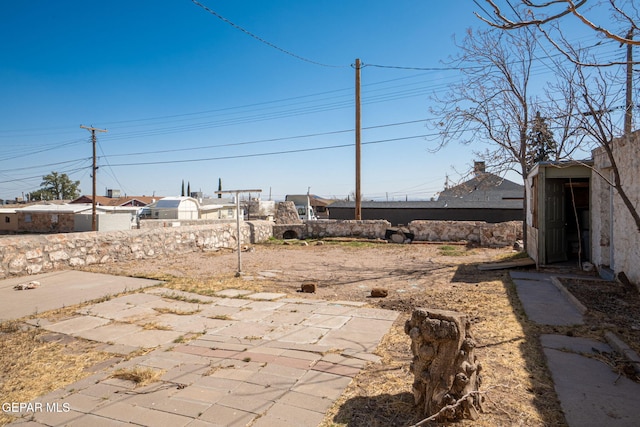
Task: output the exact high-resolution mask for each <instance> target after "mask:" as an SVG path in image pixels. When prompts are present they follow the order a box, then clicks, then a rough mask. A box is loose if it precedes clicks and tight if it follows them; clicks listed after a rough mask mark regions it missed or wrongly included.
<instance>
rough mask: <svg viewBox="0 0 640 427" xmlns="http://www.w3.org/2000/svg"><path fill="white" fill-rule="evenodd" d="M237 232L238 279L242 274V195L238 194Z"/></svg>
mask: <svg viewBox="0 0 640 427" xmlns="http://www.w3.org/2000/svg"><path fill="white" fill-rule="evenodd" d="M236 231H237V235H238V271H237V272H236V277H237V276H240V275H241V274H242V256H241V255H240V254H241V252H242V251H241V250H240V249H241V248H240V193H239V192H236Z"/></svg>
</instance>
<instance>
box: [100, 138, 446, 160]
mask: <svg viewBox="0 0 640 427" xmlns="http://www.w3.org/2000/svg"><path fill="white" fill-rule="evenodd" d="M435 135H437V134H423V135H414V136H405V137H399V138H390V139H381V140H377V141H369V142H363V143H362V145H372V144H384V143H387V142H395V141H404V140H408V139H416V138H426V137H429V136H435ZM346 147H353V144H351V143H350V144H339V145H329V146H324V147H314V148H300V149H296V150H285V151H273V152H269V153H254V154H238V155H234V156H220V157H209V158H199V159H184V160H164V161H155V162H135V163H118V164H112V165H111V167H118V166H149V165H165V164H176V163H195V162H206V161H212V160H230V159H244V158H250V157H264V156H276V155H281V154H294V153H304V152H309V151H323V150H333V149H336V148H346Z"/></svg>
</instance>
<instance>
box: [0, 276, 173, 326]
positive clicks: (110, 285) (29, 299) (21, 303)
mask: <svg viewBox="0 0 640 427" xmlns="http://www.w3.org/2000/svg"><path fill="white" fill-rule="evenodd" d="M30 281H38V282H39V283H40V286H39V287H37V288H36V289H29V290H23V291H17V290H15V289H13V287H14V286H15V285H17V284H21V283H26V282H30ZM160 283H161V282H160V281H158V280H148V279H138V278H133V277H123V276H111V275H108V274H98V273H87V272H84V271H56V272H52V273H44V274H37V275H33V276H28V277H16V278H12V279H5V280H1V281H0V320H9V319H19V318H21V317H25V316H30V315H32V314H36V313H41V312H43V311H48V310H54V309H58V308H62V307H68V306H71V305H76V304H80V303H83V302H87V301H92V300H96V299H99V298H104V297H105V296H109V295H116V294H119V293H122V292H127V291H132V290H136V289H141V288H145V287H148V286H155V285H158V284H160Z"/></svg>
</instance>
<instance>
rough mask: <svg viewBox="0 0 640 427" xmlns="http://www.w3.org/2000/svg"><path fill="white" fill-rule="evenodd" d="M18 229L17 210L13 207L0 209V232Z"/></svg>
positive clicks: (6, 232) (12, 231) (13, 231)
mask: <svg viewBox="0 0 640 427" xmlns="http://www.w3.org/2000/svg"><path fill="white" fill-rule="evenodd" d="M16 231H18V212H17V211H16V210H15V209H13V208H1V209H0V234H8V233H15V232H16Z"/></svg>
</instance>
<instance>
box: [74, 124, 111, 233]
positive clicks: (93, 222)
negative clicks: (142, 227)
mask: <svg viewBox="0 0 640 427" xmlns="http://www.w3.org/2000/svg"><path fill="white" fill-rule="evenodd" d="M80 128H82V129H86V130H88V131H90V132H91V144H92V145H93V167H92V169H91V171H92V172H91V178H92V180H93V185H92V187H93V189H92V192H91V230H93V231H96V230H97V225H96V171H97V170H98V165H97V160H96V159H97V158H96V142H97V141H98V139H97V138H96V132H106V131H107V130H106V129H98V128H94V127H93V126H83V125H80Z"/></svg>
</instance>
